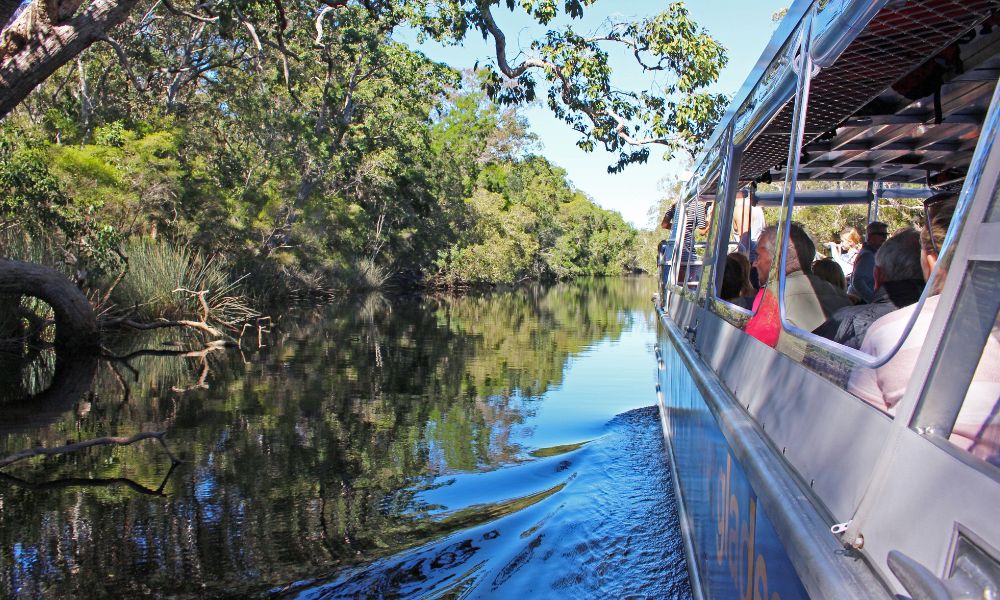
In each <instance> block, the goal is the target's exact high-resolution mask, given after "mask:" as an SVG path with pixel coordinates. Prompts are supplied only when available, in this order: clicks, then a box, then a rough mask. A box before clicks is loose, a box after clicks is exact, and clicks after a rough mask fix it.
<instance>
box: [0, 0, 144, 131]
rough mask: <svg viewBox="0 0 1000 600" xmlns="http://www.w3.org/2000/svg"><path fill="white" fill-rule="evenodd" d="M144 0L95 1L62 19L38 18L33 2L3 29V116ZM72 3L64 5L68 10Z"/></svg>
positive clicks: (0, 90) (0, 107)
mask: <svg viewBox="0 0 1000 600" xmlns="http://www.w3.org/2000/svg"><path fill="white" fill-rule="evenodd" d="M138 1H139V0H93V1H92V2H91V3H90V4H88V5H87V7H86V8H85V9H83V10H82V11H81V12H80V13H79V14H77V15H76V16H73V17H72V18H70V17H69V16H66V17H65V18H63V19H62V20H61V21H52V20H49V19H41V18H38V14H37V13H38V10H39V9H37V8H33V7H35V5H36V4H39V3H40V2H42V0H34V2H33V3H32V6H30V7H29V8H28V9H27V10H25V11H24V12H22V13H21V15H20V16H19V17H18V18H17V19H16V20H15V21H14V23H12V24H11V25H10V27H8V28H6V29H4V30H3V32H2V33H0V118H2V117H4V116H6V114H7V113H9V112H10V111H11V110H13V109H14V107H15V106H17V105H18V103H20V102H21V100H23V99H24V98H25V97H26V96H27V95H28V94H29V93H31V91H32V90H33V89H35V87H36V86H38V85H39V84H40V83H41V82H42V81H44V80H45V79H47V78H48V77H49V76H50V75H52V73H54V72H55V71H56V70H57V69H58V68H59V67H61V66H63V65H65V64H66V63H67V62H69V61H70V60H72V59H73V58H74V57H76V56H77V55H78V54H79V53H80V52H82V51H83V50H85V49H86V48H88V47H89V46H90V45H91V44H93V43H94V42H95V41H97V40H98V39H100V37H101V36H102V35H104V34H105V32H106V31H107V30H108V29H110V28H111V27H114V26H115V25H118V24H119V23H121V22H122V21H124V20H125V18H126V17H127V16H128V14H129V12H131V11H132V9H133V8H135V5H136V4H137V3H138ZM69 7H70V4H67V5H64V6H63V10H68V8H69ZM60 14H61V11H57V16H59V15H60Z"/></svg>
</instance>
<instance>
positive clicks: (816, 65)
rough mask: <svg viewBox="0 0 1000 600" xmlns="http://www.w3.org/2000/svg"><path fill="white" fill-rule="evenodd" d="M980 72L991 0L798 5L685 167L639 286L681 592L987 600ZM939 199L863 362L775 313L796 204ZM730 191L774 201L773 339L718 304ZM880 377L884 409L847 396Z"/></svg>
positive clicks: (991, 131) (989, 484)
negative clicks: (918, 264) (699, 213)
mask: <svg viewBox="0 0 1000 600" xmlns="http://www.w3.org/2000/svg"><path fill="white" fill-rule="evenodd" d="M998 76H1000V0H812V1H809V0H801V1H796V2H795V3H794V4H793V5H792V6H791V7H790V8H789V10H788V13H787V15H786V16H785V18H784V19H783V21H782V22H781V23H780V24H779V25H778V28H777V30H776V32H775V33H774V36H773V38H772V39H771V41H770V43H769V45H768V46H767V48H766V49H765V51H764V54H763V55H762V57H761V58H760V59H759V61H758V62H757V63H756V66H755V67H754V69H753V70H752V71H751V73H750V76H749V77H748V79H747V81H746V83H745V84H744V85H743V87H742V88H741V90H740V91H739V93H737V95H736V96H735V98H734V99H733V101H732V103H731V104H730V106H729V108H728V110H727V112H726V114H725V115H724V117H723V118H722V119H721V121H720V123H719V125H718V126H717V127H716V129H715V130H714V132H713V134H712V135H711V137H710V138H709V141H708V142H707V143H706V145H705V147H704V150H703V152H702V153H701V154H700V156H699V157H698V159H697V160H696V163H695V166H694V169H693V175H692V177H691V179H690V181H689V182H688V183H687V184H686V186H685V189H684V192H683V197H682V198H681V200H680V201H679V206H678V207H677V208H678V210H676V212H675V218H674V223H673V227H672V229H671V233H670V239H669V240H668V243H666V244H662V245H661V246H662V249H661V257H660V262H661V265H662V266H661V269H660V278H659V290H658V293H657V295H656V296H655V297H654V303H655V305H656V310H657V314H658V317H659V318H658V334H657V335H658V340H657V345H656V359H657V396H658V402H659V406H660V415H661V419H662V425H663V430H664V435H665V437H666V441H667V447H668V453H669V458H670V463H671V468H672V471H673V481H674V486H675V490H674V491H675V494H676V497H677V500H678V504H679V506H680V510H679V514H680V521H681V528H682V530H683V534H684V540H685V552H686V556H687V562H688V569H689V572H690V577H691V584H692V589H693V592H694V595H695V597H696V598H702V597H710V598H745V599H761V600H774V599H778V598H781V599H783V600H789V599H791V598H798V597H814V598H853V597H878V598H890V597H897V596H899V595H902V596H904V597H913V598H949V597H952V598H956V597H962V598H965V597H969V598H972V597H976V598H996V597H998V593H1000V456H998V455H997V453H996V452H995V449H996V448H997V447H998V437H1000V434H998V432H1000V364H998V362H1000V361H998V360H997V354H996V348H997V345H998V343H1000V341H998V340H1000V333H998V332H1000V328H998V309H1000V186H998V174H1000V144H998V143H997V141H998V134H1000V96H998V93H997V79H998ZM765 188H770V189H771V191H766V190H765ZM774 189H779V190H780V191H778V192H775V191H774ZM743 190H748V191H746V192H744V191H743ZM948 192H951V193H953V194H954V197H955V200H954V201H953V202H954V212H953V215H952V216H951V219H950V228H949V229H948V230H947V237H946V238H944V241H943V244H942V245H941V246H940V248H938V247H936V246H935V250H936V251H937V252H938V254H937V260H936V265H935V266H934V267H933V270H932V271H931V272H930V276H929V277H928V280H927V285H926V287H925V288H924V291H923V293H922V295H921V296H920V297H919V300H918V301H917V302H916V304H913V305H911V306H909V307H907V308H900V309H899V310H900V311H903V312H900V313H899V315H896V316H897V317H899V318H896V319H895V321H894V323H895V327H896V329H895V331H897V332H898V335H897V336H896V337H898V341H897V342H895V343H891V344H890V345H889V347H886V346H884V345H883V346H882V350H880V352H879V354H877V355H875V354H871V353H870V352H871V348H868V349H867V350H866V344H867V342H868V340H867V339H866V342H865V344H862V345H861V348H860V349H856V348H853V347H848V346H843V345H840V344H838V343H836V342H835V341H833V340H830V339H827V338H825V337H821V336H819V335H816V334H814V333H813V332H812V331H814V330H811V331H806V330H805V329H803V327H802V326H800V325H798V324H796V323H795V322H792V320H791V319H790V318H789V315H790V306H791V303H792V302H794V301H797V297H795V296H790V297H786V291H787V290H788V289H790V286H791V285H792V281H791V280H792V277H793V276H794V273H791V272H789V273H788V274H787V275H786V271H787V270H788V268H789V260H790V256H789V254H790V250H789V244H788V240H789V237H790V235H791V234H790V231H791V227H790V223H792V222H793V221H794V220H795V219H796V215H797V214H801V213H796V212H795V209H796V207H806V206H815V205H862V206H867V210H864V209H862V212H866V214H867V215H868V219H869V221H870V222H872V221H877V220H878V219H879V214H880V212H882V213H883V214H884V213H885V211H888V210H890V208H891V209H892V210H897V211H910V212H912V214H913V220H914V222H919V223H923V222H924V221H927V220H928V219H926V218H925V215H924V212H925V211H929V210H930V208H929V207H927V206H922V205H921V200H924V199H927V198H929V197H931V198H936V197H940V196H942V194H943V193H944V194H947V193H948ZM744 193H745V194H748V196H749V203H750V204H751V205H756V206H760V207H764V206H774V207H779V208H777V209H776V210H777V211H778V213H779V215H780V216H779V217H778V218H777V222H771V223H769V224H770V225H776V226H777V233H776V241H775V246H774V247H775V248H777V250H776V255H775V257H774V260H773V261H772V262H773V266H772V267H771V269H770V271H769V274H770V275H769V277H767V278H765V279H768V281H766V282H765V287H766V291H765V292H764V294H763V297H766V296H767V294H771V295H772V296H773V297H774V298H776V299H777V300H776V301H777V308H776V309H775V310H776V312H775V314H776V315H777V317H775V319H776V321H775V323H776V324H777V330H776V331H775V336H776V339H777V341H774V340H766V339H764V341H762V339H763V338H761V336H754V335H751V333H749V332H748V331H747V327H746V325H747V323H748V322H751V321H752V320H753V319H755V318H763V317H762V316H760V315H758V314H755V313H754V312H753V311H751V310H748V309H746V308H743V307H742V306H741V305H740V304H739V303H737V302H730V301H727V300H723V299H722V298H721V297H720V295H719V291H720V289H721V287H722V280H723V275H724V269H725V266H726V256H727V254H728V253H729V252H731V251H734V250H736V251H740V249H741V247H740V246H738V245H736V244H734V243H733V240H734V236H733V222H734V221H733V215H734V207H736V206H737V204H738V203H739V206H740V209H741V210H743V209H744V207H745V206H746V203H747V200H746V199H744V196H743V194H744ZM696 202H702V203H706V204H708V203H711V204H712V207H713V209H712V210H711V211H709V214H710V218H709V221H710V229H709V232H708V234H707V237H706V238H705V239H703V240H699V239H691V238H690V237H687V236H691V235H693V234H692V233H691V232H692V231H693V230H694V227H685V225H686V223H685V221H686V220H688V219H689V218H690V215H692V214H696V211H689V210H687V209H688V208H691V204H692V203H696ZM772 221H774V219H772ZM831 227H835V225H831ZM889 233H890V235H891V234H892V232H891V231H890V232H889ZM823 241H824V240H815V242H816V243H817V245H820V244H821V242H823ZM742 250H743V251H746V248H742ZM925 254H928V253H925ZM922 256H923V255H922ZM922 260H923V259H922ZM922 264H923V263H922ZM928 264H929V263H928ZM855 276H856V275H855ZM786 284H787V285H786ZM918 290H919V288H918ZM755 303H756V302H755ZM763 304H764V302H761V305H763ZM761 310H763V309H758V312H759V311H761ZM901 315H902V316H905V315H910V316H909V317H907V318H905V319H903V318H902V317H901ZM920 317H924V320H923V321H921V320H920ZM882 318H883V319H884V318H885V317H882ZM894 318H895V317H894ZM881 323H882V320H881V319H879V320H878V321H876V322H875V323H874V324H873V325H872V326H871V327H872V328H871V329H869V330H868V333H867V334H866V336H872V335H874V331H875V328H876V326H881ZM879 331H880V332H882V333H885V332H886V331H890V329H888V326H886V327H883V328H882V329H880V330H879ZM883 337H884V336H883ZM901 368H903V369H905V372H904V373H903V385H902V386H901V387H899V389H897V390H894V391H893V393H894V394H895V396H894V398H895V399H894V400H893V401H892V402H891V403H890V402H889V401H888V400H886V401H885V403H884V404H879V402H877V401H872V400H871V399H870V398H862V397H860V396H859V395H858V394H857V393H856V389H858V388H855V387H854V385H855V383H856V382H858V381H861V380H862V379H864V378H867V380H868V381H869V382H875V384H877V385H879V386H881V385H889V383H891V382H889V381H888V379H887V378H885V377H883V374H884V373H886V372H889V371H888V370H892V371H893V373H894V376H895V377H896V378H897V379H898V378H899V376H900V373H899V371H900V369H901ZM886 393H887V394H888V393H889V392H888V391H887V392H886ZM888 397H889V396H888V395H887V396H886V398H888ZM969 419H973V422H972V423H973V432H972V433H971V434H970V433H968V431H967V430H968V427H969ZM959 424H961V427H959ZM962 428H965V429H962ZM960 429H961V431H960ZM963 436H964V437H963Z"/></svg>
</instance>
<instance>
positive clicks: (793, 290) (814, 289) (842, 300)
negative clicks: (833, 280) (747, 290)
mask: <svg viewBox="0 0 1000 600" xmlns="http://www.w3.org/2000/svg"><path fill="white" fill-rule="evenodd" d="M776 236H777V228H776V227H774V226H768V227H766V228H765V229H764V231H763V232H762V233H761V236H760V239H759V240H758V242H757V260H756V261H755V262H754V267H756V268H757V272H758V274H759V275H760V277H761V280H762V281H765V280H766V279H767V277H768V273H770V271H771V264H772V262H773V260H774V258H775V241H776ZM787 252H788V257H787V258H786V260H785V318H786V320H787V321H788V323H789V324H790V325H793V326H795V327H797V328H799V329H803V330H805V331H812V330H814V329H816V328H817V327H819V326H820V325H822V324H823V323H824V322H825V321H826V320H827V319H828V318H830V316H832V315H833V313H834V312H836V311H837V310H839V309H841V308H843V307H845V306H849V305H850V304H851V301H850V300H849V299H848V297H847V294H845V293H844V291H843V290H841V289H839V288H836V287H834V286H832V285H830V284H829V283H827V282H826V281H823V280H822V279H820V278H819V277H817V276H816V275H814V274H813V273H812V261H811V259H812V257H813V256H815V254H816V245H815V244H814V243H813V241H812V239H811V238H810V237H809V234H807V233H806V232H805V230H804V229H802V227H800V226H799V225H797V224H795V223H792V224H791V225H790V226H789V244H788V248H787ZM800 256H805V257H809V259H808V260H806V261H803V262H804V264H801V263H800V262H799V257H800ZM776 294H777V286H776V284H775V282H774V281H771V282H769V285H768V287H764V288H762V289H761V290H760V292H758V293H757V296H756V298H754V303H753V310H754V311H755V312H754V316H753V317H751V318H750V320H749V321H748V322H747V326H746V332H747V333H749V334H750V335H752V336H754V337H755V338H757V339H758V340H760V341H762V342H764V343H765V344H767V345H769V346H771V347H774V346H777V344H778V340H779V339H780V335H781V319H780V316H779V309H778V300H777V296H776Z"/></svg>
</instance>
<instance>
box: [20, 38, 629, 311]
mask: <svg viewBox="0 0 1000 600" xmlns="http://www.w3.org/2000/svg"><path fill="white" fill-rule="evenodd" d="M379 51H380V52H384V53H385V54H386V55H387V56H386V57H384V58H385V59H386V60H388V61H401V62H402V63H404V64H399V65H396V66H398V67H399V70H400V71H401V72H405V73H408V74H409V75H408V77H411V78H412V79H413V80H412V81H410V82H409V84H410V85H408V86H407V85H392V86H385V85H384V82H372V85H371V86H370V88H369V87H365V86H362V85H359V86H358V89H357V90H355V92H354V94H355V96H354V97H355V98H359V97H361V96H362V95H363V97H364V100H363V101H362V100H352V101H353V102H355V107H354V109H353V110H354V111H355V113H356V114H355V116H353V117H352V119H353V120H354V122H352V123H351V124H350V125H349V126H347V127H341V128H340V129H341V130H340V131H338V132H337V133H336V135H337V136H338V137H339V141H337V140H331V139H329V138H325V137H313V136H312V135H310V131H311V130H315V128H316V124H315V123H309V122H303V121H305V120H307V119H309V118H310V116H311V115H310V114H309V113H305V112H304V111H303V110H302V107H297V106H296V105H295V104H294V103H293V102H292V101H291V100H289V105H288V106H280V103H279V102H278V100H279V99H280V95H281V94H280V91H277V90H274V89H270V88H269V87H268V86H267V85H265V83H266V82H265V81H261V79H263V77H261V75H262V74H260V73H254V72H251V73H242V72H226V77H222V76H221V75H220V81H219V85H220V86H221V85H224V88H223V89H222V90H221V91H220V92H219V93H220V95H219V96H215V94H216V90H214V89H212V88H206V89H204V90H192V91H191V95H190V97H185V98H184V99H183V102H184V106H185V108H184V109H183V110H178V111H176V112H175V111H157V112H159V113H160V114H157V112H153V113H152V114H151V113H150V112H149V110H148V109H149V107H148V105H147V104H146V103H145V102H136V103H135V104H134V105H130V102H133V101H135V100H136V99H135V98H133V97H132V96H133V95H132V94H131V93H130V91H129V88H126V87H123V88H121V89H115V88H114V87H113V85H112V84H113V82H109V81H100V79H101V77H102V76H105V77H107V78H110V77H111V76H110V75H109V71H108V65H107V64H105V62H104V61H103V60H102V59H105V60H107V59H111V58H112V57H106V56H105V57H102V56H101V55H100V54H99V53H97V52H91V53H89V54H88V55H87V56H85V57H84V58H83V59H81V61H80V64H79V66H78V69H74V71H76V72H74V73H69V74H67V75H68V76H70V77H72V78H73V79H74V80H75V81H73V82H72V85H69V84H68V85H66V86H65V87H64V88H63V89H62V90H59V89H51V90H50V87H55V84H46V85H45V86H43V87H42V89H41V90H40V93H38V94H36V95H34V96H32V98H31V99H30V100H29V102H28V104H27V106H26V107H25V108H24V109H23V110H20V111H18V112H17V113H16V114H15V115H13V116H11V117H9V118H8V119H7V120H5V121H4V123H3V127H2V130H0V144H2V145H3V147H4V150H5V152H4V153H3V157H2V158H0V186H2V187H3V188H4V192H5V194H4V198H5V199H4V204H3V207H2V210H3V219H4V222H5V224H6V225H7V227H8V229H10V230H13V231H19V232H21V233H22V236H23V237H30V238H32V239H33V240H36V241H41V240H45V245H46V246H47V247H50V248H52V249H59V252H58V253H56V254H51V253H50V254H49V255H48V256H47V257H44V256H43V258H48V260H49V261H50V262H51V261H53V260H54V261H55V262H66V261H67V260H68V261H70V262H71V263H73V264H72V269H71V271H73V272H76V271H82V270H86V271H87V272H88V273H92V274H93V275H96V276H101V277H103V279H104V280H107V279H109V278H111V277H113V276H114V275H115V274H116V273H117V271H118V269H120V268H122V267H123V266H124V260H126V259H127V260H129V261H130V262H129V267H130V271H140V272H141V271H145V272H146V275H148V277H146V279H154V280H165V281H164V283H163V284H162V285H160V286H157V287H159V288H163V289H164V290H165V291H167V292H169V289H172V288H176V287H178V286H181V285H182V284H183V283H184V282H183V277H182V276H180V275H179V274H177V270H178V269H183V268H184V266H183V265H182V264H178V265H176V266H175V267H174V269H173V270H171V269H170V268H169V267H168V268H166V269H164V268H163V263H164V261H163V260H162V257H160V258H161V260H155V259H156V258H157V257H155V256H154V257H150V256H149V254H150V253H148V252H145V253H137V252H130V253H127V254H128V256H126V253H122V252H121V250H122V249H123V248H125V247H132V248H135V247H136V246H137V244H136V243H135V242H131V243H126V240H127V239H129V238H136V237H143V238H148V239H154V238H155V239H157V240H161V241H160V242H159V243H161V244H170V245H173V246H175V247H178V248H184V249H187V250H179V252H198V253H201V254H203V255H210V256H211V257H212V258H213V259H214V260H215V261H216V262H218V263H222V264H226V265H231V266H232V267H231V269H232V275H233V276H235V277H239V276H242V275H243V274H245V273H250V274H252V277H251V278H250V279H248V280H247V282H246V283H248V284H250V285H252V286H253V287H255V288H257V289H261V290H268V291H269V292H270V293H279V294H280V293H293V292H300V293H315V292H329V291H331V290H334V289H338V288H359V287H361V288H364V287H379V286H380V285H381V284H382V283H383V282H384V281H385V280H386V279H387V278H390V277H391V276H393V275H395V274H404V275H407V276H408V277H409V279H410V281H415V280H418V279H425V278H427V279H431V280H433V281H435V282H440V283H446V284H461V283H468V282H473V283H479V282H504V283H513V282H516V281H520V280H523V279H527V278H544V277H567V276H574V275H590V274H617V273H621V272H624V271H627V270H629V269H631V268H632V267H633V266H634V240H635V233H634V231H633V230H632V229H631V227H629V226H628V225H627V224H626V223H624V222H623V221H622V219H621V217H620V216H618V215H617V214H614V213H609V212H608V211H605V210H603V209H600V208H598V207H597V206H595V205H594V204H593V203H592V202H591V201H590V200H588V199H587V198H586V197H585V196H584V195H583V194H581V193H580V192H578V191H576V190H574V189H573V188H572V187H571V185H570V184H569V183H568V182H567V180H566V177H565V173H564V172H563V171H562V170H560V169H559V168H557V167H555V166H553V165H552V164H550V163H549V162H548V161H546V160H545V159H544V158H541V157H538V156H532V155H530V154H526V153H524V152H523V149H524V148H525V147H527V146H528V145H529V144H530V142H531V138H530V135H529V134H528V133H527V132H526V130H525V126H524V123H523V122H522V121H521V120H520V119H519V118H518V117H517V115H516V113H514V112H513V111H512V110H507V111H504V110H501V109H500V108H498V107H497V106H495V105H494V104H492V103H490V102H488V101H487V100H486V99H485V97H484V96H483V94H482V93H481V92H478V91H474V90H473V91H469V90H468V89H466V88H468V87H469V86H466V88H462V87H461V83H460V82H459V81H458V79H457V74H456V73H454V72H452V71H450V70H448V69H446V68H444V67H442V66H441V65H437V64H434V63H431V62H430V61H428V60H426V59H425V58H423V57H422V56H420V55H419V54H416V53H413V52H411V51H409V50H407V49H405V48H404V47H402V46H399V45H391V44H390V45H388V46H385V47H383V48H380V49H379ZM91 55H93V56H91ZM270 75H271V76H272V77H274V76H276V75H277V74H275V73H271V74H270ZM229 76H232V77H233V79H234V80H233V81H227V79H228V77H229ZM401 77H402V73H401V74H399V76H398V77H396V76H394V77H393V79H394V80H395V81H396V82H397V83H406V82H405V81H401ZM89 78H93V79H95V80H98V82H97V83H95V84H91V83H89ZM427 82H432V83H434V85H435V86H436V88H437V89H436V90H435V93H434V94H430V95H428V94H425V93H424V92H423V90H422V89H421V88H422V85H424V84H426V83H427ZM119 83H124V82H119ZM89 85H103V86H105V88H106V89H101V90H96V91H95V92H94V97H93V98H90V99H87V98H83V97H82V94H83V93H84V92H82V91H81V89H85V88H86V87H88V86H89ZM235 90H241V92H239V93H236V92H235ZM300 93H301V95H302V96H309V95H312V94H314V93H320V91H319V90H309V89H303V90H302V91H301V92H300ZM81 102H83V103H86V104H87V105H88V110H87V111H86V114H82V113H81V110H80V108H81V107H80V104H81ZM129 109H132V110H129ZM133 111H134V112H133ZM262 122H266V123H268V124H269V125H267V126H264V127H262V126H261V123H262ZM334 142H336V143H334ZM8 233H9V232H8ZM5 254H8V255H10V254H17V252H16V251H15V248H14V247H13V244H12V243H11V240H8V243H7V244H6V247H5ZM160 254H162V252H161V253H160ZM168 254H169V253H168ZM24 258H36V259H37V258H40V257H39V256H38V255H37V254H36V255H35V256H30V255H29V256H24ZM143 258H151V259H152V260H146V261H144V262H138V264H137V261H139V260H140V259H143ZM158 271H159V272H158ZM163 271H166V272H163ZM171 274H173V275H174V276H173V277H171ZM91 280H93V278H91ZM154 285H155V284H154ZM126 287H127V286H122V288H121V290H119V292H124V291H125V288H126ZM131 287H132V288H136V287H138V286H131ZM123 299H124V300H128V301H131V300H137V301H145V300H150V299H151V298H150V297H149V296H143V295H139V296H130V295H128V294H123Z"/></svg>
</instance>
